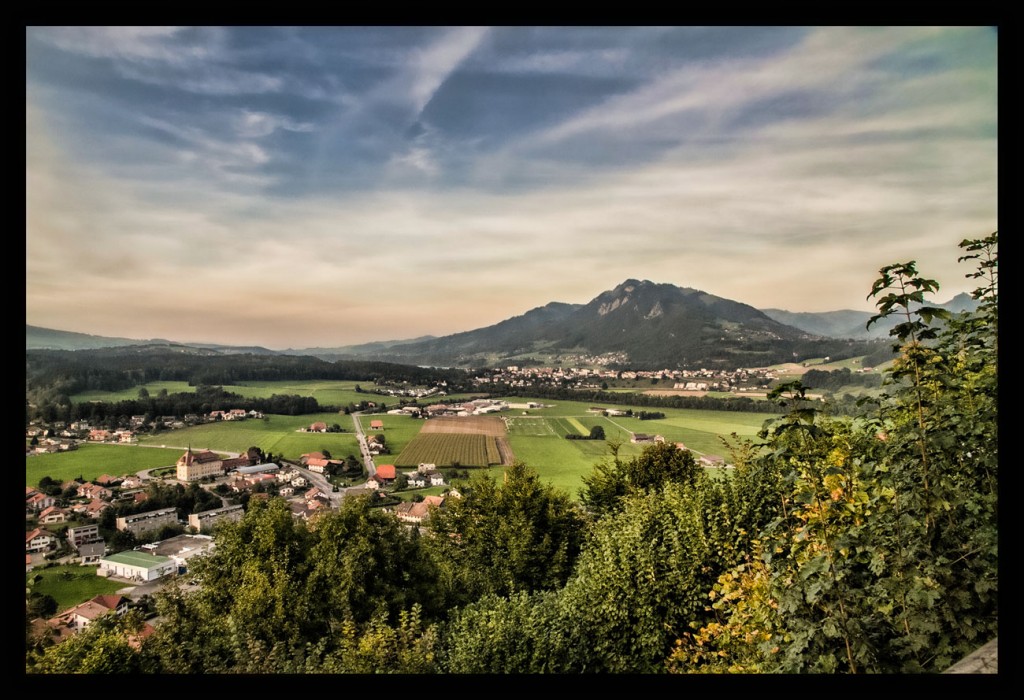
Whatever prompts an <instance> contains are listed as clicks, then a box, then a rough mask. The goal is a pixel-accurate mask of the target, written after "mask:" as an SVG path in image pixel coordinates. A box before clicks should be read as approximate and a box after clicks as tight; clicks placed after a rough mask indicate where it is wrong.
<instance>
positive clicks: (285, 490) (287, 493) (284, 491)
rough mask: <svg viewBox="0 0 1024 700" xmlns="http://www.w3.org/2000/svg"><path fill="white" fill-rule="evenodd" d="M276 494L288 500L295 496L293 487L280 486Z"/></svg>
mask: <svg viewBox="0 0 1024 700" xmlns="http://www.w3.org/2000/svg"><path fill="white" fill-rule="evenodd" d="M278 493H279V494H280V495H281V496H283V497H284V498H289V497H291V496H294V495H295V487H293V486H282V487H281V489H280V491H278Z"/></svg>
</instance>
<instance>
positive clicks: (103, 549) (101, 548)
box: [78, 540, 107, 566]
mask: <svg viewBox="0 0 1024 700" xmlns="http://www.w3.org/2000/svg"><path fill="white" fill-rule="evenodd" d="M106 553H107V544H106V542H104V541H103V540H100V541H99V542H89V543H88V544H83V545H82V546H80V547H79V548H78V556H79V557H81V561H80V563H81V565H82V566H88V565H89V564H98V563H99V561H100V559H102V558H103V555H104V554H106Z"/></svg>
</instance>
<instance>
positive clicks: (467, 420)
mask: <svg viewBox="0 0 1024 700" xmlns="http://www.w3.org/2000/svg"><path fill="white" fill-rule="evenodd" d="M423 432H424V433H462V434H466V435H476V434H479V435H490V436H492V437H502V436H504V435H505V433H506V431H505V422H504V421H503V420H502V419H501V418H499V417H498V416H438V417H437V418H431V419H429V420H427V421H426V422H425V423H424V424H423Z"/></svg>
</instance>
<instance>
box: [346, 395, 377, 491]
mask: <svg viewBox="0 0 1024 700" xmlns="http://www.w3.org/2000/svg"><path fill="white" fill-rule="evenodd" d="M359 415H360V414H359V412H358V411H356V412H355V413H353V414H352V424H353V425H355V427H356V439H358V440H359V449H360V450H361V451H362V453H363V464H365V465H366V476H367V478H369V477H371V476H373V475H374V474H376V473H377V467H376V465H374V463H373V456H372V455H371V454H370V447H369V446H368V445H367V444H366V434H365V433H364V432H363V426H362V424H361V423H360V422H359Z"/></svg>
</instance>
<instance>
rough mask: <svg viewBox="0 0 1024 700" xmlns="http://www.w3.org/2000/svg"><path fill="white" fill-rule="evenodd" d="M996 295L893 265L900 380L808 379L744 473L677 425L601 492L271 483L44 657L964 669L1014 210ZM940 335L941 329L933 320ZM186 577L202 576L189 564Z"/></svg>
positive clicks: (214, 665) (992, 286) (981, 257)
mask: <svg viewBox="0 0 1024 700" xmlns="http://www.w3.org/2000/svg"><path fill="white" fill-rule="evenodd" d="M961 245H962V247H963V248H964V252H965V254H964V256H963V259H968V260H975V261H976V264H977V268H978V273H977V274H976V275H971V276H973V277H976V278H977V279H978V280H979V285H980V286H979V288H978V289H977V290H976V292H975V298H976V299H978V300H979V301H980V302H981V304H980V306H979V307H978V310H977V311H976V312H974V313H972V314H966V315H963V316H957V317H950V318H949V319H948V320H947V323H946V324H945V325H944V326H942V327H941V330H939V329H937V328H936V327H935V326H933V325H932V324H931V320H932V318H933V317H935V316H937V315H938V314H937V313H936V312H935V311H934V310H933V309H930V308H920V307H919V306H918V305H919V304H920V303H921V302H922V296H923V294H924V293H928V292H934V291H935V290H936V289H937V287H938V285H937V284H936V283H935V282H934V281H932V280H929V279H926V278H923V277H920V276H919V275H918V274H917V270H916V267H915V265H914V263H906V264H897V265H891V266H888V267H885V268H883V269H882V270H881V271H880V277H879V280H878V281H877V282H876V283H875V285H874V287H873V289H872V296H873V297H876V298H877V299H878V308H879V317H880V318H889V317H895V318H903V319H906V322H905V323H901V324H900V325H898V326H896V328H895V331H894V333H895V334H894V336H893V342H895V343H897V344H898V345H899V347H900V354H899V357H898V360H897V362H896V363H895V364H894V366H893V369H892V370H891V371H888V372H886V373H885V378H884V381H883V387H882V389H883V391H882V392H881V393H880V396H879V398H878V399H877V401H876V403H875V404H874V405H870V406H864V407H862V409H861V413H860V414H859V415H858V416H856V417H854V418H852V419H848V418H836V417H831V416H826V415H823V414H822V413H821V411H820V410H819V407H820V404H819V403H818V402H813V401H808V400H806V398H805V392H806V388H805V387H804V386H802V385H801V384H800V383H799V382H793V383H790V384H787V385H783V386H781V387H779V388H778V389H776V390H774V391H773V392H772V393H771V396H770V398H771V402H770V403H771V404H772V405H774V406H775V408H776V410H781V411H782V412H783V415H782V417H780V418H778V419H775V420H773V421H769V422H768V423H767V424H766V426H765V428H764V429H763V430H762V431H761V432H760V433H759V435H758V436H757V439H756V440H739V439H733V440H731V441H729V445H728V448H729V450H730V452H731V459H730V462H731V463H732V464H734V465H735V469H732V470H729V476H728V478H724V479H719V478H714V477H711V476H709V475H708V474H707V473H706V470H704V469H703V468H701V467H700V466H699V465H698V464H697V462H696V461H695V459H694V457H693V455H692V453H690V452H689V451H685V450H679V449H677V448H676V447H675V446H674V445H673V444H671V443H660V444H654V445H651V446H648V447H646V448H645V449H644V450H643V451H642V452H641V453H640V454H639V455H637V456H635V457H633V458H630V459H628V460H626V459H623V458H620V457H619V454H618V447H617V446H616V445H615V444H614V443H611V444H610V445H609V446H610V454H609V455H608V457H607V458H606V459H605V460H604V461H602V462H600V463H598V464H596V465H595V466H594V469H593V471H592V472H591V474H589V475H588V476H587V477H586V478H585V479H584V486H583V488H582V489H581V491H580V493H579V500H578V502H575V501H573V500H571V499H570V498H569V496H568V495H567V494H564V493H562V492H560V491H557V490H555V489H554V488H553V487H551V486H550V485H546V484H544V483H543V482H542V481H541V480H540V478H539V476H538V475H537V474H536V473H535V472H533V471H532V470H530V469H529V468H528V467H526V466H525V465H522V464H517V465H513V466H511V467H509V468H508V469H506V470H505V473H504V474H503V475H502V478H501V479H500V480H498V479H494V478H493V477H490V476H488V475H487V474H479V475H478V476H476V477H475V478H474V479H472V480H471V481H470V483H469V484H468V485H467V488H465V489H463V492H464V493H463V497H462V498H451V499H448V500H447V501H446V502H445V505H444V507H442V508H437V509H434V510H433V511H432V512H431V517H430V519H429V521H428V522H427V523H426V524H425V526H424V529H423V530H422V532H421V530H420V529H419V528H406V527H405V526H403V525H402V524H401V523H400V521H398V520H397V518H395V517H393V516H392V515H391V514H389V513H386V512H382V511H381V509H377V508H373V507H372V505H371V502H370V500H368V499H346V500H345V501H344V502H343V504H342V506H341V507H340V508H339V509H338V510H336V511H330V512H327V513H325V514H324V515H322V516H319V517H317V518H314V519H311V520H310V521H308V522H306V521H301V520H297V519H295V518H294V517H292V515H291V512H290V510H289V508H288V505H287V503H286V502H285V501H284V500H282V499H275V498H271V499H269V500H267V501H256V502H250V507H249V509H248V512H247V513H246V515H245V517H244V518H243V519H242V520H241V521H240V522H238V523H229V524H226V525H225V526H224V527H223V529H221V530H219V531H218V532H217V534H216V547H215V549H214V550H213V553H212V554H211V555H210V556H209V557H202V558H197V561H195V563H194V565H193V566H194V569H193V573H194V575H195V577H196V578H195V579H194V580H195V581H198V582H199V584H200V585H199V586H197V587H188V586H183V585H177V584H175V585H171V586H170V587H169V588H168V589H166V590H165V591H163V592H160V593H158V594H157V595H156V596H155V597H156V606H157V612H158V614H159V619H160V623H159V624H158V625H157V626H156V627H155V632H154V633H153V634H152V635H150V636H149V637H148V638H146V639H145V640H144V641H143V642H142V643H141V644H135V643H134V640H135V637H133V635H135V634H136V633H137V632H138V630H139V625H140V624H141V619H140V618H139V617H138V616H136V615H131V614H129V615H126V616H124V617H117V616H111V617H109V618H107V619H104V620H100V621H97V622H94V623H92V624H91V625H90V626H89V627H88V628H87V629H86V630H85V631H84V632H82V633H79V634H78V635H75V636H74V637H72V638H71V639H69V640H67V641H64V642H60V643H52V641H45V640H39V639H37V638H34V637H31V636H29V638H28V652H27V656H26V669H27V671H28V672H30V673H89V672H92V673H108V672H140V673H141V672H148V673H164V674H166V673H181V674H209V673H243V674H250V673H251V674H256V673H286V674H297V673H403V674H406V673H448V674H454V673H491V674H498V673H502V674H523V673H565V674H568V673H573V674H581V673H628V674H654V673H746V674H752V673H779V674H808V673H815V674H818V673H834V674H838V673H848V674H909V673H929V674H931V673H941V672H942V671H945V670H946V669H947V668H949V666H950V665H951V664H953V663H954V662H956V661H958V660H960V659H962V658H963V657H965V656H966V655H968V654H969V653H971V652H973V651H974V650H976V649H977V648H979V647H980V646H982V645H983V644H985V643H986V642H988V641H989V640H991V639H993V638H994V637H995V636H996V634H997V631H998V619H999V610H998V600H999V596H998V589H999V566H998V560H999V556H998V548H999V537H998V470H999V459H998V419H997V418H998V374H997V358H998V349H997V339H998V304H997V299H998V294H997V287H996V260H997V256H996V236H995V234H993V235H992V236H991V237H989V238H986V239H982V240H977V241H964V242H963V243H962V244H961ZM923 341H928V342H927V343H925V342H923ZM180 583H185V582H184V581H182V582H180Z"/></svg>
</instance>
